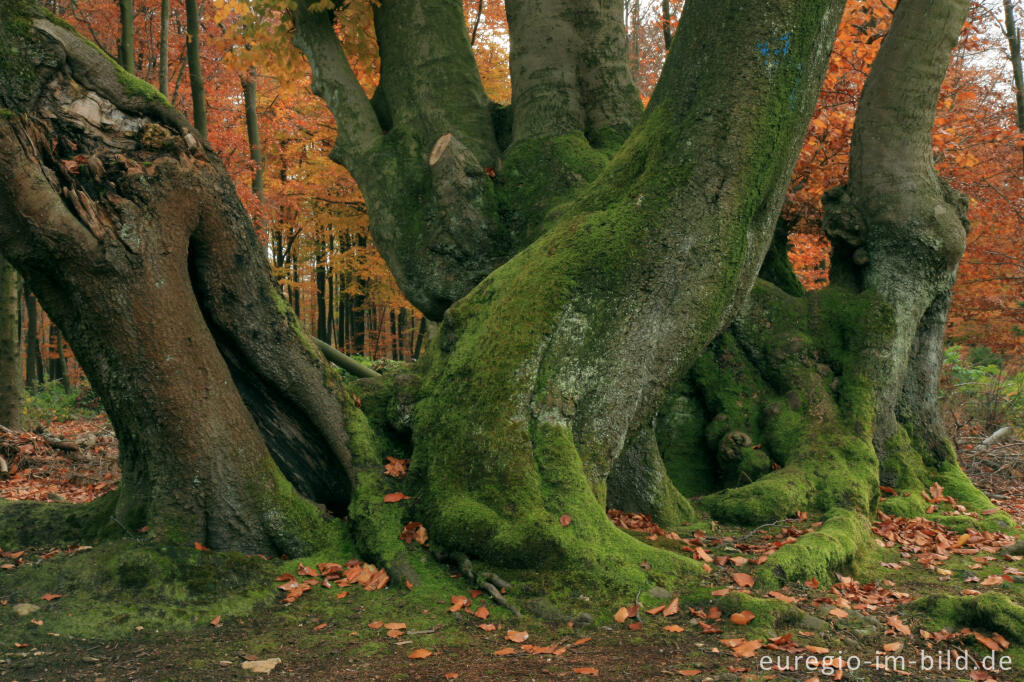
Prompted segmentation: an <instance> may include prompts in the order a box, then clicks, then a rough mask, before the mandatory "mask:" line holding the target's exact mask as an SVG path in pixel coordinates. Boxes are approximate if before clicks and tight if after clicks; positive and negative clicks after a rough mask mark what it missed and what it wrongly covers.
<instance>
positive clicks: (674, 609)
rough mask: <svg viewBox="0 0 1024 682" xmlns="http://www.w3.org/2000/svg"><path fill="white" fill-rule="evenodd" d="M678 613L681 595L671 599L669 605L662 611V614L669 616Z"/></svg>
mask: <svg viewBox="0 0 1024 682" xmlns="http://www.w3.org/2000/svg"><path fill="white" fill-rule="evenodd" d="M677 613H679V597H675V598H674V599H673V600H672V601H670V602H669V603H668V606H666V607H665V610H664V611H662V612H661V615H663V616H665V617H666V618H668V617H669V616H674V615H676V614H677Z"/></svg>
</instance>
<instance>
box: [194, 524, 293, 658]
mask: <svg viewBox="0 0 1024 682" xmlns="http://www.w3.org/2000/svg"><path fill="white" fill-rule="evenodd" d="M196 549H198V550H199V551H200V552H209V551H210V548H209V547H203V546H202V545H200V544H199V542H198V541H197V542H196ZM269 660H271V661H272V660H274V659H272V658H271V659H269ZM275 665H276V664H275ZM268 672H269V671H268Z"/></svg>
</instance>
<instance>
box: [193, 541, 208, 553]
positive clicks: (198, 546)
mask: <svg viewBox="0 0 1024 682" xmlns="http://www.w3.org/2000/svg"><path fill="white" fill-rule="evenodd" d="M196 549H198V550H199V551H200V552H209V551H210V548H209V547H203V546H202V545H200V544H199V542H198V541H196Z"/></svg>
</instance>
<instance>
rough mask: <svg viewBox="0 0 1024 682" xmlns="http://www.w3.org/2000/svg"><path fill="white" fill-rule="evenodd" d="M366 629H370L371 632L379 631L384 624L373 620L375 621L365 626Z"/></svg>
mask: <svg viewBox="0 0 1024 682" xmlns="http://www.w3.org/2000/svg"><path fill="white" fill-rule="evenodd" d="M367 627H368V628H370V629H371V630H380V629H381V628H382V627H384V622H383V621H379V620H375V621H373V622H371V623H370V624H369V625H367Z"/></svg>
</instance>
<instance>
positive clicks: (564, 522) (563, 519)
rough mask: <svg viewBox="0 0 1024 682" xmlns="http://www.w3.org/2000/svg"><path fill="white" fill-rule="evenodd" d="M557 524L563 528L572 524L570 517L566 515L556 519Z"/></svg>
mask: <svg viewBox="0 0 1024 682" xmlns="http://www.w3.org/2000/svg"><path fill="white" fill-rule="evenodd" d="M558 522H559V523H560V524H562V525H563V526H568V525H569V524H570V523H572V517H571V516H569V515H568V514H562V515H561V516H560V517H558Z"/></svg>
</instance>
